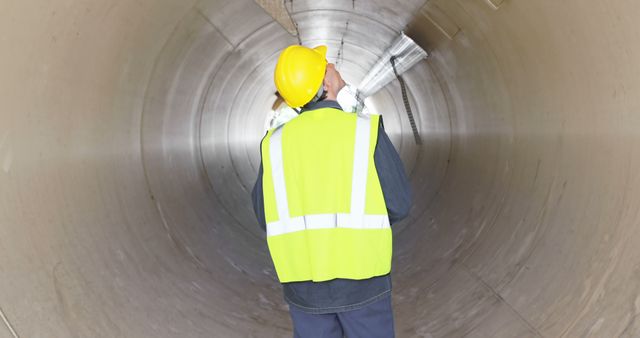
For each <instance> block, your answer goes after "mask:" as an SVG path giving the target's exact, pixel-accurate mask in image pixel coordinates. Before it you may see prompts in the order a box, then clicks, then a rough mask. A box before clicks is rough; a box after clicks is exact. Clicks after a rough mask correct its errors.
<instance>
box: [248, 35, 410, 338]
mask: <svg viewBox="0 0 640 338" xmlns="http://www.w3.org/2000/svg"><path fill="white" fill-rule="evenodd" d="M326 53H327V47H326V46H319V47H315V48H307V47H304V46H299V45H294V46H289V47H288V48H286V49H285V50H284V51H283V52H282V53H281V54H280V56H279V58H278V61H277V64H276V68H275V74H274V80H275V85H276V88H277V90H278V92H279V93H280V95H281V96H282V98H283V99H284V101H285V102H286V103H287V104H288V105H289V106H290V107H292V108H294V109H296V110H297V111H298V112H299V115H298V116H297V117H295V118H294V119H292V120H290V121H289V122H287V123H285V124H284V125H282V126H279V127H277V128H273V129H270V130H269V131H268V132H267V133H266V135H265V137H264V138H263V140H262V142H261V147H260V149H261V157H262V163H261V165H260V169H259V172H258V179H257V180H256V184H255V186H254V188H253V192H252V198H253V205H254V210H255V213H256V217H257V218H258V222H259V223H260V225H261V226H262V228H263V229H264V230H265V231H266V235H267V244H268V247H269V252H270V254H271V258H272V260H273V263H274V266H275V269H276V273H277V275H278V279H279V281H280V282H281V283H282V286H283V292H284V299H285V301H286V302H287V303H288V304H289V310H290V311H289V312H290V315H291V319H292V322H293V331H294V337H296V338H298V337H300V338H316V337H318V338H320V337H322V338H334V337H335V338H342V337H343V336H345V335H346V336H347V337H348V338H376V337H381V338H383V337H384V338H389V337H394V324H393V323H394V322H393V312H392V307H391V276H390V272H391V257H392V234H391V224H394V223H396V222H398V221H400V220H401V219H403V218H405V217H406V216H407V215H408V214H409V209H410V207H411V198H412V197H411V190H410V186H409V182H408V179H407V176H406V174H405V171H404V167H403V165H402V162H401V160H400V157H399V156H398V153H397V152H396V150H395V149H394V147H393V145H392V144H391V141H390V140H389V137H388V136H387V134H386V133H385V131H384V126H383V123H382V117H381V116H380V115H373V114H371V115H362V114H355V113H348V112H344V111H343V110H342V108H341V107H340V105H339V104H338V103H337V101H336V99H337V97H338V95H339V94H340V92H341V90H342V89H344V88H345V85H346V84H345V82H344V80H343V79H342V77H341V75H340V73H339V72H338V71H337V70H336V68H335V65H333V64H331V63H328V62H327V60H326Z"/></svg>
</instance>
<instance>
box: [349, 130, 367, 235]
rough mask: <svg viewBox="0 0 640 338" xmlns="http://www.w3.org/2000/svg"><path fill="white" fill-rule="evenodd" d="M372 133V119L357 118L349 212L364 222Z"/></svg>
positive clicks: (360, 221) (357, 219)
mask: <svg viewBox="0 0 640 338" xmlns="http://www.w3.org/2000/svg"><path fill="white" fill-rule="evenodd" d="M370 134H371V120H370V119H369V118H364V117H358V118H356V142H355V151H354V154H353V175H352V176H351V180H352V183H351V210H350V211H349V213H350V214H351V216H352V219H353V221H354V222H359V223H362V222H364V209H365V205H366V199H367V177H368V176H369V175H368V169H369V144H370V142H369V141H370V140H369V137H370ZM354 226H355V224H354Z"/></svg>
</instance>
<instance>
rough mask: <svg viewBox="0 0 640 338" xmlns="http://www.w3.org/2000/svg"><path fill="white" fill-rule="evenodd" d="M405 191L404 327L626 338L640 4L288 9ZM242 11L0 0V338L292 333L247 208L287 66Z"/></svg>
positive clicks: (637, 262) (449, 333)
mask: <svg viewBox="0 0 640 338" xmlns="http://www.w3.org/2000/svg"><path fill="white" fill-rule="evenodd" d="M286 5H287V6H288V10H289V11H290V12H291V13H292V17H293V19H294V20H295V21H296V22H297V23H298V27H299V31H300V37H301V40H302V41H303V43H305V44H309V45H316V44H320V43H326V44H328V45H329V47H330V51H329V59H330V61H335V62H337V64H338V67H339V69H341V71H342V72H343V74H344V76H345V78H346V79H347V80H348V82H351V83H354V84H355V83H358V82H359V80H360V79H361V78H362V77H363V76H364V74H365V73H366V71H367V69H368V67H370V66H371V65H372V64H373V63H374V62H375V61H376V60H377V57H378V56H379V55H380V54H381V53H382V52H383V51H384V50H385V48H386V47H387V45H388V44H389V43H391V41H392V40H393V38H395V37H396V36H397V34H399V32H400V31H401V30H403V29H404V30H405V31H406V32H407V33H408V34H409V35H410V36H412V37H414V38H415V39H416V40H417V41H419V42H420V43H421V44H422V45H423V46H425V47H426V48H427V49H428V50H429V51H430V52H431V53H432V57H431V58H430V59H429V60H428V61H425V62H423V63H421V64H419V65H418V66H416V67H415V68H414V69H413V70H412V71H410V72H409V73H407V74H406V80H407V83H408V85H409V90H410V92H411V100H412V105H413V110H414V114H417V120H418V126H419V128H420V132H421V135H422V138H423V140H424V143H425V144H424V145H423V146H422V147H417V146H416V145H415V144H414V142H413V135H412V133H411V128H410V127H409V123H408V121H407V119H406V116H405V113H404V108H403V106H402V100H401V97H400V88H399V87H398V84H397V82H395V83H392V84H391V85H389V86H388V87H387V88H385V89H384V90H383V91H381V92H380V93H378V94H377V95H376V96H375V97H373V99H372V105H373V108H374V109H375V110H377V111H378V112H379V113H381V114H383V116H384V119H385V125H386V127H387V130H388V132H389V134H390V135H391V137H392V140H393V142H394V143H395V144H396V146H397V148H398V149H399V151H400V153H401V156H402V158H403V160H404V161H405V165H406V168H407V170H408V171H409V172H410V173H411V179H412V183H413V187H414V190H415V195H416V196H415V206H414V208H413V210H412V214H411V217H410V219H408V220H407V221H405V222H403V223H402V224H398V225H396V226H395V232H396V237H395V243H394V246H395V249H396V255H395V258H396V259H395V261H394V288H395V291H394V303H395V310H396V326H397V333H398V336H399V337H461V336H469V337H530V336H531V337H534V336H544V337H584V336H593V337H618V336H621V337H637V336H639V335H640V324H639V323H638V322H637V321H636V318H637V316H638V315H639V314H640V290H639V289H640V227H639V226H638V225H639V223H640V215H639V212H640V208H639V206H640V174H639V173H640V151H638V149H640V138H639V134H640V132H639V131H640V43H639V42H640V28H638V26H637V24H636V19H637V17H638V15H640V3H638V2H637V1H634V0H619V1H609V2H607V1H605V2H603V1H595V0H566V1H556V0H538V1H522V0H502V1H501V0H431V1H429V2H428V3H426V6H425V2H424V1H423V0H412V1H399V0H395V1H389V0H374V1H368V2H365V1H363V0H356V1H338V0H333V1H321V2H318V1H301V0H294V1H286ZM296 41H297V39H296V38H295V37H293V36H291V35H289V34H288V33H287V32H286V31H285V30H284V29H283V28H282V27H281V26H280V25H279V24H277V23H276V22H275V21H274V20H273V19H272V18H271V17H270V16H269V15H268V14H267V13H266V12H265V11H264V10H263V9H262V8H260V7H259V6H258V5H256V4H255V3H254V2H253V1H248V0H234V1H211V0H209V1H205V0H202V1H195V0H180V1H178V0H153V1H152V0H138V1H115V0H113V1H103V0H83V1H80V0H53V1H52V0H48V1H44V0H33V1H20V0H3V1H2V2H1V3H0V74H1V75H0V314H2V315H1V316H0V319H2V320H0V337H13V336H14V335H16V336H19V337H287V336H290V335H291V333H290V321H289V318H288V313H287V308H286V307H285V306H284V305H283V302H282V298H281V292H280V287H279V285H278V284H277V283H276V281H275V275H274V271H273V269H272V267H271V263H270V259H269V256H268V254H267V251H266V245H265V241H264V235H263V234H262V233H261V231H260V230H259V228H258V226H257V224H256V221H255V219H254V216H253V213H252V209H251V205H250V199H249V192H250V189H251V187H252V184H253V181H254V179H255V175H256V172H257V166H258V164H259V153H258V143H259V140H260V139H261V137H262V134H263V126H264V123H265V118H266V116H267V114H268V112H269V109H270V107H271V105H272V104H273V101H274V99H275V98H274V96H273V92H274V87H273V85H272V82H271V76H272V69H273V66H274V62H275V58H276V56H277V54H278V52H279V51H280V50H281V49H282V48H284V47H285V46H287V45H288V44H291V43H295V42H296Z"/></svg>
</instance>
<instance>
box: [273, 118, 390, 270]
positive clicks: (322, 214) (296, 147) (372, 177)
mask: <svg viewBox="0 0 640 338" xmlns="http://www.w3.org/2000/svg"><path fill="white" fill-rule="evenodd" d="M379 119H380V116H379V115H371V116H369V117H360V116H358V115H356V114H353V113H345V112H343V111H341V110H339V109H334V108H321V109H316V110H311V111H307V112H305V113H303V114H301V115H300V116H298V117H296V118H294V119H293V120H291V121H289V122H288V123H287V124H285V125H283V126H281V127H279V128H276V129H272V130H269V132H268V133H267V135H266V136H265V138H264V140H263V142H262V145H261V147H262V161H263V170H264V172H263V181H262V184H263V194H264V209H265V219H266V223H267V243H268V246H269V251H270V253H271V258H272V259H273V263H274V265H275V268H276V272H277V274H278V278H279V280H280V282H282V283H286V282H295V281H314V282H321V281H327V280H331V279H335V278H344V279H366V278H371V277H374V276H381V275H385V274H387V273H389V272H390V271H391V253H392V235H391V225H390V224H389V217H388V214H387V208H386V205H385V201H384V196H383V194H382V188H381V186H380V181H379V179H378V174H377V171H376V168H375V163H374V159H373V154H374V150H375V147H376V141H377V136H378V122H379Z"/></svg>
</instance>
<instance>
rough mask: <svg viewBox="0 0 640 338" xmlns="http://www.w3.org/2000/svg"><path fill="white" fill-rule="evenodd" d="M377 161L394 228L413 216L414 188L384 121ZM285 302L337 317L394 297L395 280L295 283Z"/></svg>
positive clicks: (257, 195) (259, 205) (256, 193)
mask: <svg viewBox="0 0 640 338" xmlns="http://www.w3.org/2000/svg"><path fill="white" fill-rule="evenodd" d="M320 108H336V109H340V110H342V108H341V107H340V105H339V104H338V103H337V102H336V101H319V102H316V103H313V104H310V105H309V106H307V107H305V109H303V110H302V112H301V113H302V114H304V112H305V111H309V110H314V109H320ZM374 161H375V166H376V170H377V171H378V178H379V179H380V185H381V187H382V193H383V195H384V200H385V203H386V206H387V212H388V214H389V221H390V223H391V224H394V223H397V222H398V221H400V220H402V219H403V218H405V217H407V215H408V214H409V209H410V208H411V200H412V196H411V187H410V185H409V180H408V179H407V175H406V173H405V171H404V166H403V165H402V161H401V160H400V156H399V155H398V153H397V152H396V150H395V148H394V147H393V144H392V143H391V140H389V137H388V136H387V133H386V132H385V131H384V124H383V123H382V118H380V128H378V141H377V143H376V148H375V152H374ZM262 174H263V169H262V164H260V169H259V172H258V179H257V180H256V184H255V186H254V188H253V192H252V199H253V208H254V211H255V213H256V217H257V218H258V223H259V224H260V226H261V227H262V229H263V230H265V231H266V222H265V217H264V200H263V193H262ZM282 287H283V291H284V298H285V301H286V302H287V303H288V304H289V306H293V307H295V308H296V309H298V310H300V311H303V312H307V313H315V314H322V313H336V312H342V311H349V310H357V309H360V308H362V307H364V306H366V305H368V304H371V303H373V302H375V301H377V300H379V299H381V298H383V297H388V296H390V295H391V276H390V274H387V275H384V276H377V277H373V278H369V279H364V280H350V279H340V278H337V279H333V280H330V281H325V282H312V281H304V282H291V283H283V284H282Z"/></svg>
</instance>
